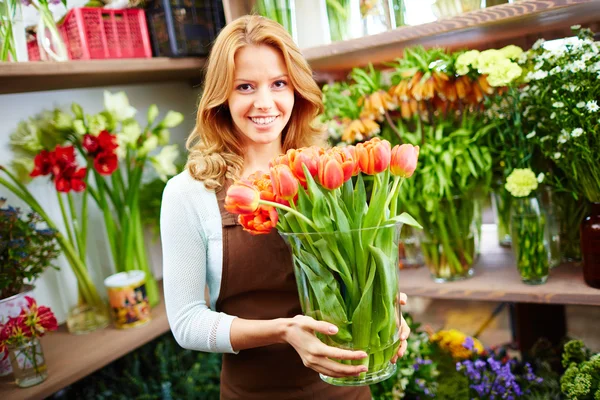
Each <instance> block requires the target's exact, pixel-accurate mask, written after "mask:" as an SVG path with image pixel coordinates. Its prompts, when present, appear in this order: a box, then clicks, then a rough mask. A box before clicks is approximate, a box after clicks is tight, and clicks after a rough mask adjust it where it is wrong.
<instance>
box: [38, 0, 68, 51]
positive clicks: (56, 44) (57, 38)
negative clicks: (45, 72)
mask: <svg viewBox="0 0 600 400" xmlns="http://www.w3.org/2000/svg"><path fill="white" fill-rule="evenodd" d="M38 11H39V13H40V19H39V21H38V24H37V41H38V46H39V49H40V59H41V60H42V61H68V60H69V53H68V51H67V46H66V44H65V41H64V38H63V36H62V34H61V31H60V29H59V28H58V26H57V25H56V21H54V16H53V15H52V12H51V11H50V10H49V9H48V8H47V7H44V6H40V7H38Z"/></svg>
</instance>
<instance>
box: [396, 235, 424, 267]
mask: <svg viewBox="0 0 600 400" xmlns="http://www.w3.org/2000/svg"><path fill="white" fill-rule="evenodd" d="M421 240H423V231H422V230H421V229H416V228H413V227H412V226H408V225H407V226H405V227H404V228H403V229H402V233H401V234H400V238H399V239H398V267H399V268H400V269H405V268H419V267H422V266H423V265H425V260H424V259H423V252H422V250H421Z"/></svg>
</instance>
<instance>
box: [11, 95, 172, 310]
mask: <svg viewBox="0 0 600 400" xmlns="http://www.w3.org/2000/svg"><path fill="white" fill-rule="evenodd" d="M104 106H105V110H104V111H102V112H100V113H98V114H95V115H87V114H84V112H83V110H82V109H81V107H80V106H79V105H77V104H73V105H72V111H73V115H71V114H69V113H66V112H63V111H60V110H54V111H53V112H46V113H42V114H41V116H39V117H38V118H37V119H34V120H31V121H27V122H23V123H21V125H20V126H19V128H18V129H17V131H16V132H15V133H14V134H12V135H11V146H12V148H13V150H14V152H15V155H16V157H15V160H14V161H13V167H14V170H15V171H17V172H16V173H12V172H10V171H9V170H8V169H7V168H6V167H4V166H0V168H2V171H3V172H4V173H5V174H6V175H7V176H8V178H9V179H4V178H0V184H1V185H3V186H5V187H6V188H7V189H9V190H11V191H12V192H13V193H14V194H16V195H17V196H18V197H20V198H21V199H22V200H24V201H25V202H26V203H27V204H28V205H29V206H30V207H31V208H32V209H33V210H34V211H35V212H37V213H38V214H39V215H40V216H42V218H43V219H44V220H45V221H46V222H47V223H48V225H49V227H50V228H52V229H55V230H57V229H58V226H57V224H56V223H55V222H54V221H53V220H52V219H51V218H50V217H49V215H47V213H45V212H44V210H43V207H42V206H41V204H40V203H39V202H38V201H37V200H36V199H35V198H34V197H33V195H32V194H31V193H30V192H29V190H28V189H27V187H26V186H25V185H23V184H22V183H21V181H22V180H23V179H24V178H27V176H23V175H25V174H24V173H23V172H25V173H28V175H29V176H28V177H33V178H35V177H39V176H48V177H49V178H50V180H51V181H52V182H53V184H54V187H55V188H56V192H57V198H58V203H59V205H60V209H61V212H62V217H63V222H64V227H65V229H64V231H63V233H62V234H61V235H59V238H58V240H59V244H60V245H61V248H62V250H63V251H64V253H65V256H66V257H67V260H68V262H69V264H70V265H71V266H72V268H73V271H74V272H75V275H76V277H77V280H78V286H79V292H80V300H81V302H83V303H86V304H91V305H96V306H98V307H100V305H103V301H102V300H101V299H100V297H99V295H98V293H97V291H96V288H95V287H94V285H93V283H92V281H91V279H90V277H89V273H88V271H87V268H86V246H87V233H88V224H87V221H88V219H89V218H88V198H89V197H91V198H92V199H93V201H94V202H95V203H96V205H97V206H98V208H99V209H100V211H101V212H102V215H103V217H104V223H105V228H106V234H107V239H108V242H109V245H110V249H111V253H112V257H113V262H114V264H115V269H116V271H117V272H122V271H127V270H134V269H139V270H143V271H144V272H146V282H147V289H148V298H149V300H150V303H151V304H152V305H156V304H158V301H159V293H158V286H157V284H156V281H155V279H154V278H153V276H152V273H151V271H150V267H149V264H148V260H147V256H146V249H145V244H144V236H143V232H142V222H141V215H140V204H139V203H140V195H139V192H140V188H141V182H142V177H143V174H144V170H145V168H146V166H148V165H151V166H152V167H154V169H155V171H156V173H157V174H158V175H159V176H160V177H161V178H162V179H165V180H166V179H167V176H169V175H174V174H175V172H176V168H175V164H174V161H175V159H176V158H177V156H178V151H177V146H176V145H170V146H166V144H167V143H168V141H169V128H172V127H175V126H177V125H178V124H179V123H181V121H182V120H183V116H182V114H180V113H177V112H173V111H169V112H168V113H167V114H166V116H165V117H164V119H162V120H160V121H158V122H157V117H158V113H159V111H158V108H157V107H156V106H155V105H152V106H150V108H149V109H148V113H147V118H148V122H147V125H146V127H145V128H143V129H142V127H141V126H140V125H139V123H138V122H137V121H136V120H135V119H134V118H133V117H134V115H135V113H136V110H135V108H133V107H131V106H130V105H129V101H128V99H127V97H126V95H125V93H123V92H121V93H116V94H112V93H109V92H105V95H104ZM159 146H163V147H162V149H161V151H160V152H156V151H155V150H156V149H157V148H158V147H159ZM152 152H154V153H156V154H152ZM19 174H20V175H21V176H20V178H19V177H17V175H19ZM11 181H12V182H11ZM73 193H79V194H80V195H79V198H78V199H76V198H75V196H74V194H73ZM77 200H78V201H77ZM78 205H79V209H78V207H77V206H78Z"/></svg>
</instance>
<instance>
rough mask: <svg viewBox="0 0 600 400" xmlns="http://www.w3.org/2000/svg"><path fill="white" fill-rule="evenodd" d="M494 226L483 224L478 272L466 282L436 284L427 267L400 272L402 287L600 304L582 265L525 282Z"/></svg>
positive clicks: (458, 295)
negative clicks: (532, 282) (542, 281)
mask: <svg viewBox="0 0 600 400" xmlns="http://www.w3.org/2000/svg"><path fill="white" fill-rule="evenodd" d="M497 242H498V240H497V236H496V227H495V225H484V231H483V235H482V248H481V256H480V257H479V260H478V262H477V263H476V265H475V275H474V276H473V277H472V278H470V279H465V280H463V281H457V282H448V283H435V282H434V281H433V280H432V279H431V277H430V275H429V271H428V269H427V268H426V267H423V268H418V269H403V270H401V271H400V290H402V291H403V292H405V293H406V294H408V295H409V296H423V297H432V298H438V299H440V298H441V299H462V300H466V299H468V300H486V301H509V302H518V303H554V304H581V305H595V306H598V305H600V289H594V288H591V287H589V286H587V285H586V284H585V282H584V281H583V273H582V271H581V266H579V265H575V264H563V265H560V266H558V267H556V268H554V269H552V270H551V271H550V277H549V278H548V282H546V283H545V284H543V285H535V286H531V285H526V284H524V283H522V282H521V278H520V276H519V273H518V271H517V268H516V266H515V259H514V257H513V254H512V251H511V250H510V249H505V248H502V247H500V246H498V244H497Z"/></svg>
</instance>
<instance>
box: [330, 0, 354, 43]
mask: <svg viewBox="0 0 600 400" xmlns="http://www.w3.org/2000/svg"><path fill="white" fill-rule="evenodd" d="M324 1H325V8H326V10H327V21H328V23H329V34H330V36H331V41H332V42H337V41H340V40H348V39H351V38H352V37H353V36H354V35H353V33H352V20H353V18H352V15H353V12H355V10H353V6H357V5H355V4H353V3H354V1H355V0H324Z"/></svg>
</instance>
